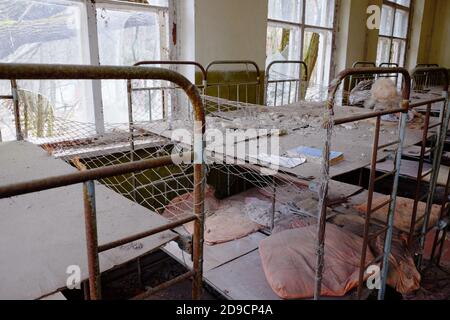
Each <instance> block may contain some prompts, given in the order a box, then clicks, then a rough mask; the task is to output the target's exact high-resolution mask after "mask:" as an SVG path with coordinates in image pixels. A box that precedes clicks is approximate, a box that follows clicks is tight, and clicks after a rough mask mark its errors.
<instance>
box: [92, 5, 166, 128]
mask: <svg viewBox="0 0 450 320" xmlns="http://www.w3.org/2000/svg"><path fill="white" fill-rule="evenodd" d="M166 18H167V17H164V21H160V19H159V15H158V14H157V13H154V12H142V11H136V12H134V11H119V10H110V9H105V8H98V9H97V28H98V40H99V55H100V63H101V64H102V65H125V66H131V65H133V64H135V63H136V62H138V61H142V60H161V58H162V57H164V58H165V55H166V52H167V47H166V48H162V47H161V34H160V23H161V22H164V23H165V24H166V25H167V20H166ZM164 33H165V36H167V29H165V31H164ZM166 39H167V37H166ZM165 43H166V45H167V42H165ZM146 83H147V82H146ZM141 85H143V86H145V85H146V84H145V83H141ZM102 96H103V110H104V117H105V122H108V123H118V122H126V121H128V109H127V90H126V81H122V80H120V81H102ZM155 108H156V106H155Z"/></svg>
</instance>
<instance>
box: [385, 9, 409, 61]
mask: <svg viewBox="0 0 450 320" xmlns="http://www.w3.org/2000/svg"><path fill="white" fill-rule="evenodd" d="M410 5H411V1H410V0H392V1H391V0H389V1H388V0H385V1H384V4H383V7H382V10H381V25H380V34H379V37H378V49H377V65H380V64H382V63H397V64H398V65H399V66H404V65H405V58H406V45H407V39H408V29H409V16H410Z"/></svg>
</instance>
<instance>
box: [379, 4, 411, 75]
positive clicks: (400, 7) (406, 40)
mask: <svg viewBox="0 0 450 320" xmlns="http://www.w3.org/2000/svg"><path fill="white" fill-rule="evenodd" d="M413 1H414V0H410V3H409V7H407V6H404V5H401V4H398V3H396V2H395V0H383V6H388V7H390V8H391V9H392V10H393V18H392V25H391V34H390V35H382V34H380V32H379V33H378V42H377V58H378V50H379V49H380V48H379V45H380V39H387V40H388V41H389V61H377V62H379V63H398V64H399V66H400V67H403V66H405V65H406V62H407V61H406V58H407V56H408V46H409V39H410V31H411V14H412V11H413V10H412V8H413ZM397 10H400V11H406V12H407V17H408V27H407V30H406V37H405V38H402V37H397V36H395V35H394V33H395V22H396V13H397ZM395 40H397V41H399V42H400V43H402V42H403V43H404V46H405V52H404V54H403V57H401V56H399V57H398V62H397V61H392V53H393V52H392V50H393V47H394V41H395ZM402 58H403V66H402V65H400V62H401V61H402Z"/></svg>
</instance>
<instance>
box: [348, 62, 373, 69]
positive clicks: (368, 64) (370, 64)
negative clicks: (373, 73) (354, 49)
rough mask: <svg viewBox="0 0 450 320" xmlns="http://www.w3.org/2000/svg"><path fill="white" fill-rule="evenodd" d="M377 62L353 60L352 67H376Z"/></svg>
mask: <svg viewBox="0 0 450 320" xmlns="http://www.w3.org/2000/svg"><path fill="white" fill-rule="evenodd" d="M376 67H377V64H376V63H375V62H373V61H355V62H353V64H352V68H376Z"/></svg>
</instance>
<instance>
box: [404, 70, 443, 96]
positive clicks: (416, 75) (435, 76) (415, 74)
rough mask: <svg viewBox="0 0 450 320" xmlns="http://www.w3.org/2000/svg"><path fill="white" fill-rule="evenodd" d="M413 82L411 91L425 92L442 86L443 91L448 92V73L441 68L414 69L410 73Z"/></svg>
mask: <svg viewBox="0 0 450 320" xmlns="http://www.w3.org/2000/svg"><path fill="white" fill-rule="evenodd" d="M411 78H412V80H413V90H419V91H420V90H424V89H425V90H426V89H429V88H432V87H439V86H441V85H442V86H444V89H443V90H444V91H447V90H448V86H449V81H450V80H449V73H448V70H447V69H446V68H442V67H435V66H432V67H416V68H414V69H413V71H412V72H411Z"/></svg>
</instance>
